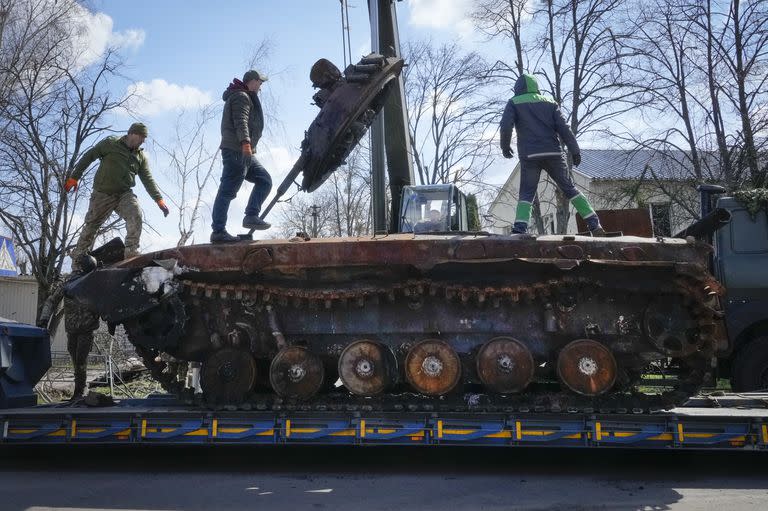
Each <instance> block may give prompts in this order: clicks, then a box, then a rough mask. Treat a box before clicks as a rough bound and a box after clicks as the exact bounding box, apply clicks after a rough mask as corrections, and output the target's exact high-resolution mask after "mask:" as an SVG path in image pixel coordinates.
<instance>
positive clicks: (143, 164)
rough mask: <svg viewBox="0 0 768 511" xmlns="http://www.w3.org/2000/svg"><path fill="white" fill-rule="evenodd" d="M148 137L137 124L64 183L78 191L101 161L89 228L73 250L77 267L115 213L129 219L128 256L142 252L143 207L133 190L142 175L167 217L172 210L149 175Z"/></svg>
mask: <svg viewBox="0 0 768 511" xmlns="http://www.w3.org/2000/svg"><path fill="white" fill-rule="evenodd" d="M146 138H147V127H146V126H145V125H144V124H142V123H140V122H136V123H133V124H132V125H131V127H130V128H129V129H128V134H127V135H125V136H123V137H107V138H105V139H103V140H101V141H100V142H99V143H98V144H96V145H95V146H93V147H92V148H91V149H89V150H88V151H86V152H85V153H83V156H82V157H81V158H80V160H79V161H78V162H77V164H76V165H75V170H74V172H72V175H71V176H70V177H69V179H67V181H66V183H65V184H64V190H65V191H67V192H69V191H71V190H77V183H78V181H79V180H80V178H81V177H82V175H83V172H85V170H86V169H87V168H88V166H89V165H90V164H91V163H93V162H94V161H96V160H97V159H98V160H101V162H100V163H99V168H98V170H97V171H96V177H95V178H94V179H93V193H92V194H91V201H90V204H89V205H88V213H86V215H85V225H83V231H82V232H81V233H80V239H79V240H78V241H77V246H76V247H75V249H74V250H73V251H72V261H73V268H74V266H75V261H77V259H78V257H79V256H81V255H83V254H85V253H86V252H88V251H89V250H91V248H93V241H94V239H95V238H96V233H97V232H98V230H99V228H100V227H101V226H102V224H103V223H104V222H105V221H106V220H107V218H109V215H111V214H112V212H113V211H114V212H116V213H117V214H118V215H119V216H120V218H122V219H123V220H125V229H126V236H125V256H126V257H133V256H135V255H137V254H138V253H139V239H140V237H141V227H142V218H141V208H140V207H139V201H138V199H137V198H136V195H134V193H133V191H132V188H133V187H134V185H135V184H136V176H137V175H138V176H139V179H141V182H142V183H143V184H144V188H146V190H147V192H148V193H149V195H150V197H152V199H153V200H154V201H155V202H156V203H157V206H158V207H159V208H160V209H161V210H162V212H163V214H164V215H165V216H168V213H169V209H168V206H166V205H165V201H163V197H162V195H161V194H160V190H159V189H158V188H157V184H156V183H155V180H154V179H152V174H150V172H149V164H148V163H147V157H146V156H145V155H144V152H143V151H142V150H141V144H143V143H144V140H145V139H146Z"/></svg>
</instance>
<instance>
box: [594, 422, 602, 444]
mask: <svg viewBox="0 0 768 511" xmlns="http://www.w3.org/2000/svg"><path fill="white" fill-rule="evenodd" d="M602 439H603V427H602V425H601V424H600V423H599V422H595V440H596V441H598V442H599V441H600V440H602Z"/></svg>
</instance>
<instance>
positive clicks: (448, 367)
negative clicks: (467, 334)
mask: <svg viewBox="0 0 768 511" xmlns="http://www.w3.org/2000/svg"><path fill="white" fill-rule="evenodd" d="M405 377H406V379H407V380H408V383H410V384H411V385H412V386H413V387H414V388H415V389H416V390H417V391H418V392H420V393H422V394H424V395H427V396H442V395H444V394H447V393H448V392H450V391H451V390H453V388H454V387H455V386H456V385H457V384H458V383H459V379H460V378H461V361H460V360H459V356H458V355H457V354H456V351H455V350H454V349H453V348H452V347H451V345H450V344H448V343H446V342H445V341H441V340H439V339H425V340H423V341H421V342H419V343H417V344H416V345H415V346H413V347H412V348H411V349H410V351H409V352H408V355H407V356H406V358H405Z"/></svg>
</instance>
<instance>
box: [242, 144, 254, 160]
mask: <svg viewBox="0 0 768 511" xmlns="http://www.w3.org/2000/svg"><path fill="white" fill-rule="evenodd" d="M242 150H243V156H245V157H246V158H250V157H251V156H253V151H252V150H251V143H250V142H243V145H242Z"/></svg>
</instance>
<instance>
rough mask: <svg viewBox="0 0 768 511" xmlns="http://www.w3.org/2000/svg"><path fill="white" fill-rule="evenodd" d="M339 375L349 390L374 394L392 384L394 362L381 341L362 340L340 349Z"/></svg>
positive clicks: (395, 367)
mask: <svg viewBox="0 0 768 511" xmlns="http://www.w3.org/2000/svg"><path fill="white" fill-rule="evenodd" d="M338 367H339V378H341V381H342V383H343V384H344V386H345V387H346V388H347V390H349V391H350V392H351V393H353V394H356V395H358V396H375V395H378V394H381V393H382V392H384V391H385V390H386V389H387V388H388V387H389V386H391V385H392V384H393V383H394V380H395V375H396V374H397V373H396V371H397V362H396V360H395V358H394V356H393V354H392V352H391V351H389V349H387V348H386V347H384V346H383V345H382V344H381V343H378V342H376V341H371V340H368V339H362V340H359V341H355V342H353V343H352V344H350V345H349V346H347V347H346V348H344V351H342V352H341V356H340V357H339V364H338Z"/></svg>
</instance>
